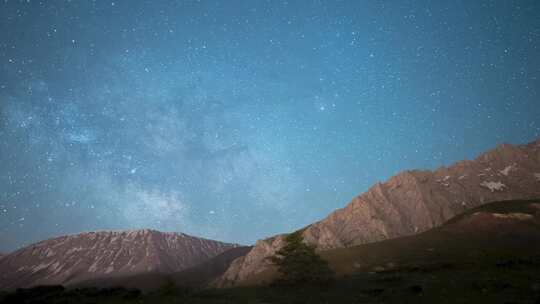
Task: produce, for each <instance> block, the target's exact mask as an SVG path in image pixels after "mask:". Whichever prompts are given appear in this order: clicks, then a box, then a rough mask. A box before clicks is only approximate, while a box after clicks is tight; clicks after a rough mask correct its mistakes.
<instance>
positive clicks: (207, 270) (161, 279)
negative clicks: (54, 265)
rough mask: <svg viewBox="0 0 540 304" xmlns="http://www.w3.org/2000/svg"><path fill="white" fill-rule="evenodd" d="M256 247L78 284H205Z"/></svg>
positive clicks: (152, 287)
mask: <svg viewBox="0 0 540 304" xmlns="http://www.w3.org/2000/svg"><path fill="white" fill-rule="evenodd" d="M251 248H252V247H247V246H239V247H234V248H231V249H228V250H227V251H224V252H223V253H220V254H218V255H217V256H215V257H213V258H210V259H208V260H206V261H204V262H202V263H200V264H197V265H195V266H193V267H190V268H187V269H185V270H182V271H179V272H173V273H158V272H145V273H139V274H134V275H126V276H116V277H106V278H103V277H101V278H96V279H91V280H86V281H81V282H78V283H75V284H73V285H71V286H73V287H76V288H85V287H99V288H110V287H115V286H122V287H125V288H137V289H140V290H144V291H153V290H157V289H159V288H161V287H163V286H166V284H167V283H174V284H175V285H176V286H182V287H201V286H205V285H207V284H208V283H210V282H211V281H212V280H214V279H216V278H218V277H219V276H220V275H222V274H223V273H224V272H225V271H226V270H227V268H228V267H229V265H230V264H231V262H232V261H233V260H234V259H236V258H238V257H241V256H244V255H246V254H247V253H248V251H249V250H250V249H251Z"/></svg>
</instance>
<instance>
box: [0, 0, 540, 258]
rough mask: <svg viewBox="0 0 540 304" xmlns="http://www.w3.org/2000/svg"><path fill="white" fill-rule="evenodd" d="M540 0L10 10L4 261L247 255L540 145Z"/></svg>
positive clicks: (0, 210)
mask: <svg viewBox="0 0 540 304" xmlns="http://www.w3.org/2000/svg"><path fill="white" fill-rule="evenodd" d="M539 90H540V2H539V1H537V0H531V1H498V0H497V1H469V0H463V1H457V0H456V1H335V2H332V1H289V2H287V1H284V2H279V1H114V2H110V1H82V0H81V1H42V2H40V1H33V0H29V1H10V0H3V1H2V3H0V251H4V252H5V251H10V250H14V249H16V248H18V247H19V246H22V245H27V244H29V243H31V242H34V241H37V240H41V239H44V238H48V237H52V236H57V235H61V234H68V233H77V232H81V231H90V230H105V229H107V230H109V229H113V230H119V229H136V228H152V229H157V230H162V231H181V232H185V233H188V234H192V235H196V236H202V237H207V238H213V239H218V240H223V241H229V242H238V243H243V244H249V243H253V242H254V241H255V240H256V239H258V238H263V237H267V236H270V235H272V234H276V233H282V232H287V231H291V230H293V229H297V228H300V227H302V226H304V225H306V224H309V223H311V222H313V221H316V220H318V219H321V218H323V217H324V216H325V215H327V214H328V213H330V212H331V211H332V210H334V209H336V208H339V207H343V206H344V205H345V204H346V203H347V202H348V201H350V199H352V198H353V197H354V196H355V195H357V194H359V193H361V192H363V191H365V190H367V189H368V188H369V186H370V185H372V184H374V183H376V182H378V181H383V180H385V179H387V178H388V177H390V176H392V175H394V174H396V173H398V172H399V171H401V170H405V169H413V168H420V169H435V168H437V167H439V166H442V165H449V164H451V163H452V162H454V161H457V160H460V159H470V158H473V157H474V156H475V155H477V154H478V153H480V152H482V151H484V150H487V149H489V148H492V147H494V146H496V145H497V144H500V143H503V142H506V143H513V144H522V143H526V142H529V141H532V140H533V139H535V138H537V137H539V136H540V100H539Z"/></svg>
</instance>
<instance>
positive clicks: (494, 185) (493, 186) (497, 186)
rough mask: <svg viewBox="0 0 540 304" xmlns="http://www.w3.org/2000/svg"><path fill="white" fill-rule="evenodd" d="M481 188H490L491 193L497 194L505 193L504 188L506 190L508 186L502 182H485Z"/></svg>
mask: <svg viewBox="0 0 540 304" xmlns="http://www.w3.org/2000/svg"><path fill="white" fill-rule="evenodd" d="M480 186H483V187H486V188H488V189H489V190H490V191H491V192H495V191H503V190H504V188H506V185H505V184H503V183H501V182H500V181H499V182H488V181H483V182H482V183H481V184H480Z"/></svg>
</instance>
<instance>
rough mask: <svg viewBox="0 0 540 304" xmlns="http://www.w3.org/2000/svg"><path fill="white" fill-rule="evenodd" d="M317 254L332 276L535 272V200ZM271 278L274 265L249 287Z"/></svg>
mask: <svg viewBox="0 0 540 304" xmlns="http://www.w3.org/2000/svg"><path fill="white" fill-rule="evenodd" d="M320 255H321V256H322V257H323V258H324V259H325V260H326V261H328V263H329V265H330V267H331V268H332V269H333V270H334V271H335V273H336V274H337V275H338V276H344V275H345V276H346V275H353V274H358V273H374V272H375V273H401V274H404V273H408V272H410V271H420V272H430V271H431V270H437V271H438V270H440V269H439V268H441V267H442V268H449V267H451V269H452V270H454V271H455V272H459V271H458V270H459V268H464V269H462V270H472V268H475V267H478V266H480V265H479V264H487V265H491V266H493V265H495V266H496V265H498V264H501V263H514V262H515V263H522V264H523V265H524V266H528V268H531V269H530V270H531V271H536V270H533V269H532V266H534V267H535V268H538V267H540V200H526V201H502V202H495V203H489V204H485V205H482V206H480V207H476V208H473V209H471V210H468V211H466V212H465V213H462V214H460V215H457V216H455V217H454V218H452V219H450V220H449V221H447V222H446V223H444V224H443V225H441V226H439V227H435V228H432V229H430V230H428V231H425V232H422V233H418V234H415V235H410V236H404V237H398V238H394V239H388V240H383V241H379V242H374V243H368V244H363V245H356V246H352V247H344V248H337V249H330V250H324V251H321V252H320ZM479 257H482V258H481V259H480V258H479ZM514 260H515V261H514ZM512 261H514V262H512ZM529 264H530V265H529ZM533 264H534V265H533ZM483 266H485V265H483ZM276 277H277V271H276V269H275V267H268V268H267V269H266V270H264V271H262V272H260V273H258V274H257V275H256V276H252V277H251V278H250V280H249V284H259V283H268V282H270V281H272V280H273V279H275V278H276ZM507 278H508V277H507ZM439 279H440V278H439Z"/></svg>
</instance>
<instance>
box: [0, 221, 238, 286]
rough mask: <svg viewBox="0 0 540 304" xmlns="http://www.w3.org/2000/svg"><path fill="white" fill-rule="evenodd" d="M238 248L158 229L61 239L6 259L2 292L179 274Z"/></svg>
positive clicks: (0, 271) (1, 266) (1, 267)
mask: <svg viewBox="0 0 540 304" xmlns="http://www.w3.org/2000/svg"><path fill="white" fill-rule="evenodd" d="M234 247H236V245H234V244H227V243H221V242H218V241H213V240H207V239H202V238H197V237H193V236H189V235H186V234H182V233H163V232H159V231H154V230H134V231H119V232H115V231H103V232H88V233H81V234H77V235H68V236H61V237H57V238H53V239H49V240H45V241H42V242H39V243H36V244H33V245H30V246H27V247H25V248H22V249H20V250H17V251H15V252H13V253H11V254H8V255H6V256H5V257H4V258H2V259H1V260H0V289H10V288H15V287H29V286H34V285H40V284H47V285H51V284H63V285H71V284H74V283H77V282H81V281H87V280H92V279H105V278H111V277H120V276H129V275H135V274H139V273H174V272H178V271H181V270H184V269H187V268H190V267H193V266H195V265H198V264H200V263H202V262H204V261H207V260H208V259H210V258H212V257H215V256H217V255H219V254H221V253H223V252H225V251H227V250H229V249H231V248H234Z"/></svg>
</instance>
